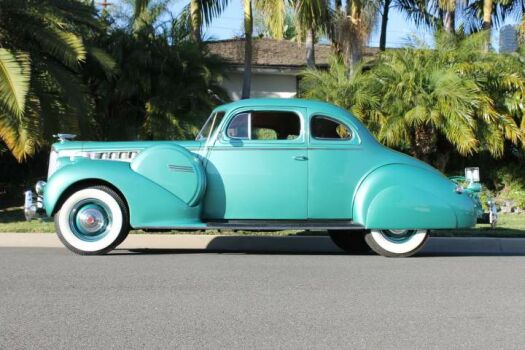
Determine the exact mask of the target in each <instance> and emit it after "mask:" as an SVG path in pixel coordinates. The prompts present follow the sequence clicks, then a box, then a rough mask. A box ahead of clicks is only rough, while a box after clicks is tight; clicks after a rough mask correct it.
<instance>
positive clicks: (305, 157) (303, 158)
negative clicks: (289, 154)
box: [293, 156, 308, 160]
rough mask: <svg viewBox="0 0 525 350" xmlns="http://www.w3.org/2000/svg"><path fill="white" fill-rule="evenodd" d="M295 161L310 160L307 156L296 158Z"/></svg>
mask: <svg viewBox="0 0 525 350" xmlns="http://www.w3.org/2000/svg"><path fill="white" fill-rule="evenodd" d="M293 159H295V160H308V157H307V156H294V157H293Z"/></svg>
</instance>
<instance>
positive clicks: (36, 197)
mask: <svg viewBox="0 0 525 350" xmlns="http://www.w3.org/2000/svg"><path fill="white" fill-rule="evenodd" d="M45 185H46V183H45V182H44V181H39V182H38V183H37V185H36V186H35V189H36V192H37V193H33V191H30V190H28V191H25V192H24V216H25V218H26V220H27V221H31V220H33V219H35V218H42V217H44V216H45V210H44V196H43V195H44V187H45Z"/></svg>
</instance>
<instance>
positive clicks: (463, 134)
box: [303, 33, 525, 170]
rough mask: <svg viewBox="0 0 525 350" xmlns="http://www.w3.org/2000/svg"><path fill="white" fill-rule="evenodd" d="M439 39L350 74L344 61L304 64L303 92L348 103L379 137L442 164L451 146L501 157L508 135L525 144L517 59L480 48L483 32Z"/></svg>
mask: <svg viewBox="0 0 525 350" xmlns="http://www.w3.org/2000/svg"><path fill="white" fill-rule="evenodd" d="M436 42H437V44H436V46H437V47H436V50H429V49H425V48H423V49H405V50H396V51H392V52H389V51H387V52H386V53H384V54H383V55H381V56H380V57H379V59H378V60H377V61H376V62H375V63H374V65H373V66H372V67H371V68H370V69H369V70H367V71H366V72H360V71H359V70H356V71H354V73H353V74H352V75H351V76H350V78H349V77H348V72H347V69H346V68H345V67H344V65H342V64H341V63H332V65H331V68H330V70H329V71H328V72H315V71H311V70H309V71H307V72H306V73H305V74H304V80H303V84H304V85H303V87H304V88H305V91H304V94H305V95H306V96H307V97H310V98H317V99H322V100H328V101H330V102H333V103H335V104H338V105H340V106H341V107H344V108H347V109H351V110H352V111H353V112H354V114H355V115H357V116H358V117H359V118H360V119H361V120H363V122H364V123H365V124H367V126H368V128H369V129H370V130H371V131H372V132H373V133H374V134H375V135H376V137H377V138H378V139H379V141H381V142H383V143H385V144H387V145H389V146H393V147H396V148H398V149H401V150H405V151H408V152H410V153H412V154H413V155H414V156H416V157H418V158H420V159H423V160H425V161H427V162H430V163H433V164H434V165H435V166H437V167H438V168H440V169H441V170H443V169H445V167H446V164H447V161H448V159H449V157H450V155H451V154H452V152H457V153H459V154H460V155H464V156H465V155H471V154H473V153H477V152H481V151H487V152H489V153H490V154H492V156H494V157H501V156H502V155H503V152H504V149H505V144H506V142H508V143H511V144H515V145H520V146H521V147H523V146H525V123H524V120H525V118H524V117H523V112H524V109H525V107H523V106H522V105H520V104H519V102H518V101H519V100H520V99H521V97H520V96H521V95H522V91H523V89H524V88H525V73H524V72H523V69H519V68H518V66H519V65H520V64H521V63H520V60H521V58H517V57H515V56H510V55H509V56H501V55H497V54H494V53H484V52H483V51H482V47H483V43H484V42H485V37H484V35H483V34H482V33H480V34H475V35H472V36H470V37H468V38H467V39H465V40H463V41H460V40H457V39H456V38H454V37H451V36H449V35H444V36H441V35H440V37H438V38H437V40H436ZM438 149H439V152H438Z"/></svg>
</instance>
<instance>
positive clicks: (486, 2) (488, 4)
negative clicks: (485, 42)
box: [483, 0, 494, 29]
mask: <svg viewBox="0 0 525 350" xmlns="http://www.w3.org/2000/svg"><path fill="white" fill-rule="evenodd" d="M493 5H494V1H493V0H483V29H492V8H493Z"/></svg>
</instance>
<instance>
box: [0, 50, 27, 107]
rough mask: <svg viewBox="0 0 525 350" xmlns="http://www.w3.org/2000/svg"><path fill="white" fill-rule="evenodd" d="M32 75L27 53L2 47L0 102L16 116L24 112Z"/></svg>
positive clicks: (0, 57)
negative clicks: (14, 51)
mask: <svg viewBox="0 0 525 350" xmlns="http://www.w3.org/2000/svg"><path fill="white" fill-rule="evenodd" d="M30 77H31V71H30V60H29V56H28V55H27V54H24V53H17V54H14V53H12V52H11V51H9V50H7V49H4V48H0V103H1V104H2V105H3V106H4V108H5V109H6V110H8V111H9V113H12V114H14V115H15V116H18V117H20V116H21V115H22V114H23V113H24V110H25V103H26V96H27V92H28V91H29V81H30Z"/></svg>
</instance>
